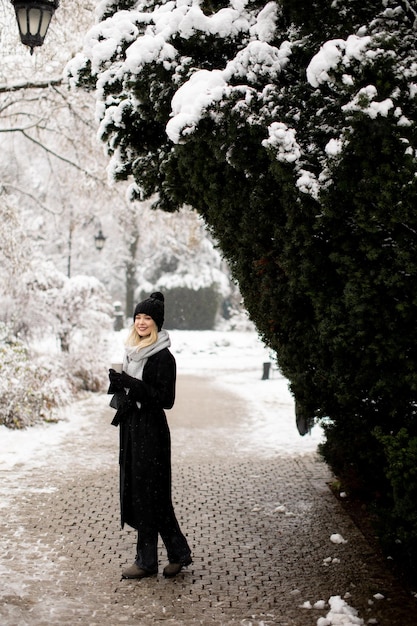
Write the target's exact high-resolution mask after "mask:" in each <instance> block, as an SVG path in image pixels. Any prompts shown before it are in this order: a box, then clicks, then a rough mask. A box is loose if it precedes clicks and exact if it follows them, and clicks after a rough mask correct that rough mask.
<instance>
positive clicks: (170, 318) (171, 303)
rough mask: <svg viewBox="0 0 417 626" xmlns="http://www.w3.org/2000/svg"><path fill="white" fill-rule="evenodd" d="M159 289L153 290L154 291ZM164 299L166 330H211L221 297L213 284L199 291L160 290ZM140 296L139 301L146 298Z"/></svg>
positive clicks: (186, 288) (175, 288)
mask: <svg viewBox="0 0 417 626" xmlns="http://www.w3.org/2000/svg"><path fill="white" fill-rule="evenodd" d="M157 290H159V287H157V288H155V291H157ZM161 291H162V292H163V294H164V297H165V322H164V328H166V329H167V330H170V329H171V330H172V329H175V330H213V328H214V326H215V323H216V317H217V313H218V311H219V308H220V303H221V297H220V294H219V292H218V290H217V286H216V285H215V284H213V285H211V286H210V287H201V288H200V289H190V288H189V287H173V288H172V289H164V288H161ZM146 297H147V295H146V294H141V295H140V300H142V298H146Z"/></svg>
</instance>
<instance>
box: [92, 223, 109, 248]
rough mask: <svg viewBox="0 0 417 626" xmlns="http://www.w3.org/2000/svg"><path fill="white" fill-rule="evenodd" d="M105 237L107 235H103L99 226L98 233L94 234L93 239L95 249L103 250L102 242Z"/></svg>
mask: <svg viewBox="0 0 417 626" xmlns="http://www.w3.org/2000/svg"><path fill="white" fill-rule="evenodd" d="M106 239H107V237H105V236H104V235H103V231H102V230H101V228H100V229H99V231H98V234H97V235H95V236H94V241H95V244H96V249H97V250H103V246H104V242H105V241H106Z"/></svg>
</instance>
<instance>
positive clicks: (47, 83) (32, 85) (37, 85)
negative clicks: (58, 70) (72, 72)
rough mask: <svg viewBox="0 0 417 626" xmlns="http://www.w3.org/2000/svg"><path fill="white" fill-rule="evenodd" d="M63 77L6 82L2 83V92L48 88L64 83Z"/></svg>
mask: <svg viewBox="0 0 417 626" xmlns="http://www.w3.org/2000/svg"><path fill="white" fill-rule="evenodd" d="M62 82H63V81H62V78H51V79H49V80H36V81H33V82H32V81H24V82H21V83H14V84H12V85H9V84H8V83H5V84H3V85H0V93H11V92H13V91H20V90H22V89H47V88H49V87H53V86H57V85H62Z"/></svg>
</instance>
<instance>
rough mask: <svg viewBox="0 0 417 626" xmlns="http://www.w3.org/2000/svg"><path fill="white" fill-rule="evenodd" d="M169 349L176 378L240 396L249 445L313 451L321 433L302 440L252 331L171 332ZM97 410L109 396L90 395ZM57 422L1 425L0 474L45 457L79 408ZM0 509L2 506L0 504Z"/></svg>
mask: <svg viewBox="0 0 417 626" xmlns="http://www.w3.org/2000/svg"><path fill="white" fill-rule="evenodd" d="M125 336H126V332H125V331H121V332H120V333H114V334H112V337H111V347H110V349H109V355H110V356H109V366H110V364H112V363H115V362H119V361H121V359H122V355H123V345H124V339H125ZM170 336H171V342H172V345H171V350H172V352H173V354H174V356H175V358H176V361H177V369H178V376H181V375H187V374H188V375H193V376H202V377H207V378H210V379H211V380H213V381H215V383H216V385H218V386H220V387H224V388H226V389H227V390H229V391H231V392H233V393H234V394H236V395H237V396H240V397H241V398H242V399H243V400H244V401H245V402H247V404H248V412H247V423H246V425H245V426H246V429H247V432H248V433H250V438H251V443H252V444H253V446H254V447H256V444H257V442H259V443H260V442H262V446H263V448H265V447H267V448H269V449H270V451H271V452H273V451H276V452H277V453H284V452H285V453H287V454H288V453H289V454H303V453H306V452H311V451H312V450H315V449H316V448H317V444H318V443H319V442H320V441H321V440H322V431H321V428H320V427H319V426H315V427H314V428H313V430H312V433H311V435H306V436H304V437H301V436H300V435H299V434H298V431H297V428H296V425H295V414H294V402H293V399H292V396H291V394H290V392H289V390H288V381H287V380H286V379H285V378H283V376H282V375H281V374H280V373H279V372H278V370H277V369H276V367H275V366H274V363H273V359H272V355H271V353H270V352H269V351H268V350H267V349H266V348H265V346H264V345H263V343H262V342H261V341H260V339H259V338H258V336H257V334H256V332H254V331H171V332H170ZM268 361H269V362H271V371H270V377H269V379H268V380H262V373H263V363H264V362H268ZM91 403H93V404H96V405H97V410H100V409H102V408H103V406H104V405H107V403H108V398H107V396H105V397H104V398H103V396H98V397H96V398H94V397H93V398H91V397H89V399H88V402H87V403H86V411H87V412H88V411H89V410H91ZM62 418H63V419H62V421H60V422H58V423H57V424H46V425H38V426H33V427H32V428H30V429H28V430H18V431H16V430H10V429H8V428H6V427H4V426H0V442H1V444H0V445H1V449H0V470H2V469H7V468H9V467H13V466H17V465H19V464H24V465H25V468H26V469H30V467H33V466H35V465H37V463H38V462H39V461H40V460H41V459H42V458H43V455H44V454H45V446H46V444H47V447H48V449H49V450H53V449H54V447H55V445H56V444H57V443H58V442H59V441H61V440H62V438H63V437H65V436H66V435H67V434H68V433H69V432H71V431H73V430H74V431H75V430H77V431H78V430H79V429H80V428H82V425H83V423H85V420H86V415H85V414H84V413H83V405H82V404H81V405H80V404H79V403H77V410H76V411H74V410H71V407H69V408H68V407H67V408H66V409H64V410H63V411H62ZM0 507H1V504H0Z"/></svg>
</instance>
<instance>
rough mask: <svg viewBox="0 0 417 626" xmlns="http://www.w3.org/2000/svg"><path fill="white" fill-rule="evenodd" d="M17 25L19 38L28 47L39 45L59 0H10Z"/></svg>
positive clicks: (31, 48)
mask: <svg viewBox="0 0 417 626" xmlns="http://www.w3.org/2000/svg"><path fill="white" fill-rule="evenodd" d="M11 2H12V4H13V6H14V10H15V13H16V19H17V25H18V26H19V34H20V40H21V42H22V43H23V44H25V46H29V47H30V54H33V48H34V47H35V46H41V45H42V44H43V41H44V39H45V35H46V33H47V30H48V27H49V24H50V22H51V19H52V16H53V14H54V13H55V10H56V9H57V8H58V5H59V0H11Z"/></svg>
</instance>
